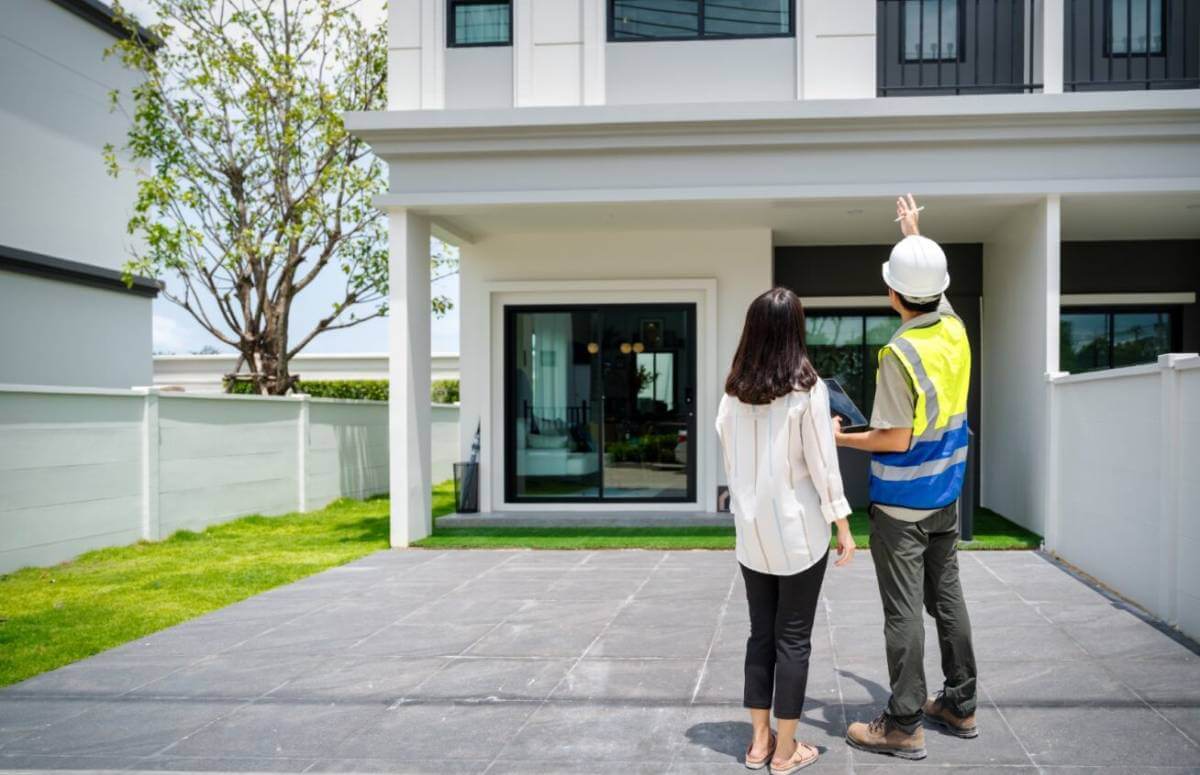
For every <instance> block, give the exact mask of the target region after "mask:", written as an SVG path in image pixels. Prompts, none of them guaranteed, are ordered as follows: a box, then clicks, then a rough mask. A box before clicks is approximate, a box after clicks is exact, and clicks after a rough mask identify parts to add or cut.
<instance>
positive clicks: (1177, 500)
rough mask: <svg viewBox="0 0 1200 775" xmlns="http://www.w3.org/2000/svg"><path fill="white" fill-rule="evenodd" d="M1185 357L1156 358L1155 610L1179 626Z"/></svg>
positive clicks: (1168, 621) (1163, 356)
mask: <svg viewBox="0 0 1200 775" xmlns="http://www.w3.org/2000/svg"><path fill="white" fill-rule="evenodd" d="M1183 357H1185V356H1182V355H1178V354H1168V355H1160V356H1158V368H1159V381H1160V383H1161V386H1162V387H1161V389H1162V400H1161V412H1160V421H1161V423H1162V425H1161V430H1160V432H1161V434H1162V436H1161V438H1162V466H1161V470H1160V471H1159V481H1160V484H1159V497H1160V498H1161V499H1162V500H1161V501H1160V502H1161V504H1162V506H1161V508H1162V515H1161V519H1160V520H1159V525H1160V527H1159V531H1160V533H1159V541H1158V546H1159V551H1160V552H1161V553H1162V555H1163V556H1162V557H1161V561H1160V562H1159V566H1158V574H1159V575H1158V579H1159V581H1158V610H1159V611H1160V612H1161V616H1162V618H1163V620H1165V621H1166V622H1167V624H1170V625H1173V626H1174V625H1178V623H1179V521H1180V514H1181V512H1182V510H1183V509H1182V505H1183V504H1182V502H1181V499H1182V488H1181V485H1182V481H1183V470H1184V469H1183V461H1182V460H1181V459H1180V458H1181V457H1182V454H1183V438H1182V428H1181V420H1182V418H1181V417H1180V406H1179V403H1180V390H1179V371H1178V369H1176V367H1175V363H1176V361H1178V360H1180V359H1181V358H1183Z"/></svg>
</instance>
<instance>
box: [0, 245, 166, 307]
mask: <svg viewBox="0 0 1200 775" xmlns="http://www.w3.org/2000/svg"><path fill="white" fill-rule="evenodd" d="M0 271H5V272H15V273H17V274H25V275H31V276H33V277H42V278H45V279H48V280H57V281H59V282H67V283H73V284H75V285H87V286H91V287H93V288H103V289H104V290H108V291H118V292H120V293H129V294H133V295H135V296H145V297H147V298H151V299H152V298H154V297H155V296H157V295H158V292H159V291H160V290H162V287H163V284H162V282H160V281H159V280H154V279H151V278H149V277H141V276H139V275H134V276H133V277H132V281H131V283H130V284H126V283H125V280H124V275H123V274H122V273H121V272H118V271H116V270H114V269H106V268H105V267H102V266H94V265H93V264H85V263H82V262H79V261H69V260H67V259H65V258H55V257H54V256H47V255H43V254H42V253H34V252H33V251H29V250H21V249H20V248H14V247H10V246H8V245H0Z"/></svg>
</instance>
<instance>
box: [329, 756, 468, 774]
mask: <svg viewBox="0 0 1200 775" xmlns="http://www.w3.org/2000/svg"><path fill="white" fill-rule="evenodd" d="M490 763H491V759H487V758H484V759H454V760H450V761H447V760H446V759H440V758H433V759H428V760H426V761H415V762H401V761H396V760H395V759H318V760H317V761H316V762H314V763H313V765H312V766H311V767H310V768H309V769H308V770H307V772H351V773H354V772H380V773H388V775H476V774H477V773H482V772H484V771H485V770H486V769H487V766H488V765H489V764H490Z"/></svg>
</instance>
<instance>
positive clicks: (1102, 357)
mask: <svg viewBox="0 0 1200 775" xmlns="http://www.w3.org/2000/svg"><path fill="white" fill-rule="evenodd" d="M1179 326H1180V319H1179V315H1178V313H1177V312H1176V311H1175V310H1174V309H1138V308H1129V307H1123V308H1117V309H1103V308H1093V309H1079V308H1073V309H1070V310H1069V311H1068V310H1063V312H1062V314H1061V317H1060V318H1059V342H1060V344H1059V364H1060V365H1059V368H1060V369H1062V370H1063V371H1069V372H1071V373H1079V372H1081V371H1094V370H1096V369H1115V368H1118V367H1120V366H1134V365H1137V364H1139V363H1154V361H1156V360H1158V356H1160V355H1164V354H1166V353H1169V352H1174V351H1177V350H1178V349H1179V347H1178V344H1179V336H1180V334H1179V330H1180V329H1179Z"/></svg>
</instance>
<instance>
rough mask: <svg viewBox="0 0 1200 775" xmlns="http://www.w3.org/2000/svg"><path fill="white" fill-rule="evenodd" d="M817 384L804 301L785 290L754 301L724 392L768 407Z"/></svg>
mask: <svg viewBox="0 0 1200 775" xmlns="http://www.w3.org/2000/svg"><path fill="white" fill-rule="evenodd" d="M816 381H817V370H816V369H815V368H814V367H813V365H812V361H810V360H809V359H808V346H807V345H805V343H804V305H802V304H801V303H800V298H799V297H798V296H796V294H794V293H792V292H791V291H789V290H788V289H787V288H772V289H771V290H769V291H767V292H766V293H764V294H762V295H761V296H759V297H758V298H757V299H755V300H754V301H752V302H750V308H749V309H747V310H746V325H745V326H744V327H743V328H742V340H741V341H740V342H738V348H737V353H735V354H734V356H733V366H731V367H730V369H729V376H728V377H726V378H725V392H726V393H728V394H729V395H731V396H735V397H736V398H737V399H738V400H739V401H741V402H742V403H744V404H769V403H771V402H772V401H774V400H775V399H776V398H779V397H780V396H785V395H787V394H788V393H790V392H792V391H793V390H808V389H809V388H811V387H812V386H813V384H815V383H816Z"/></svg>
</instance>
